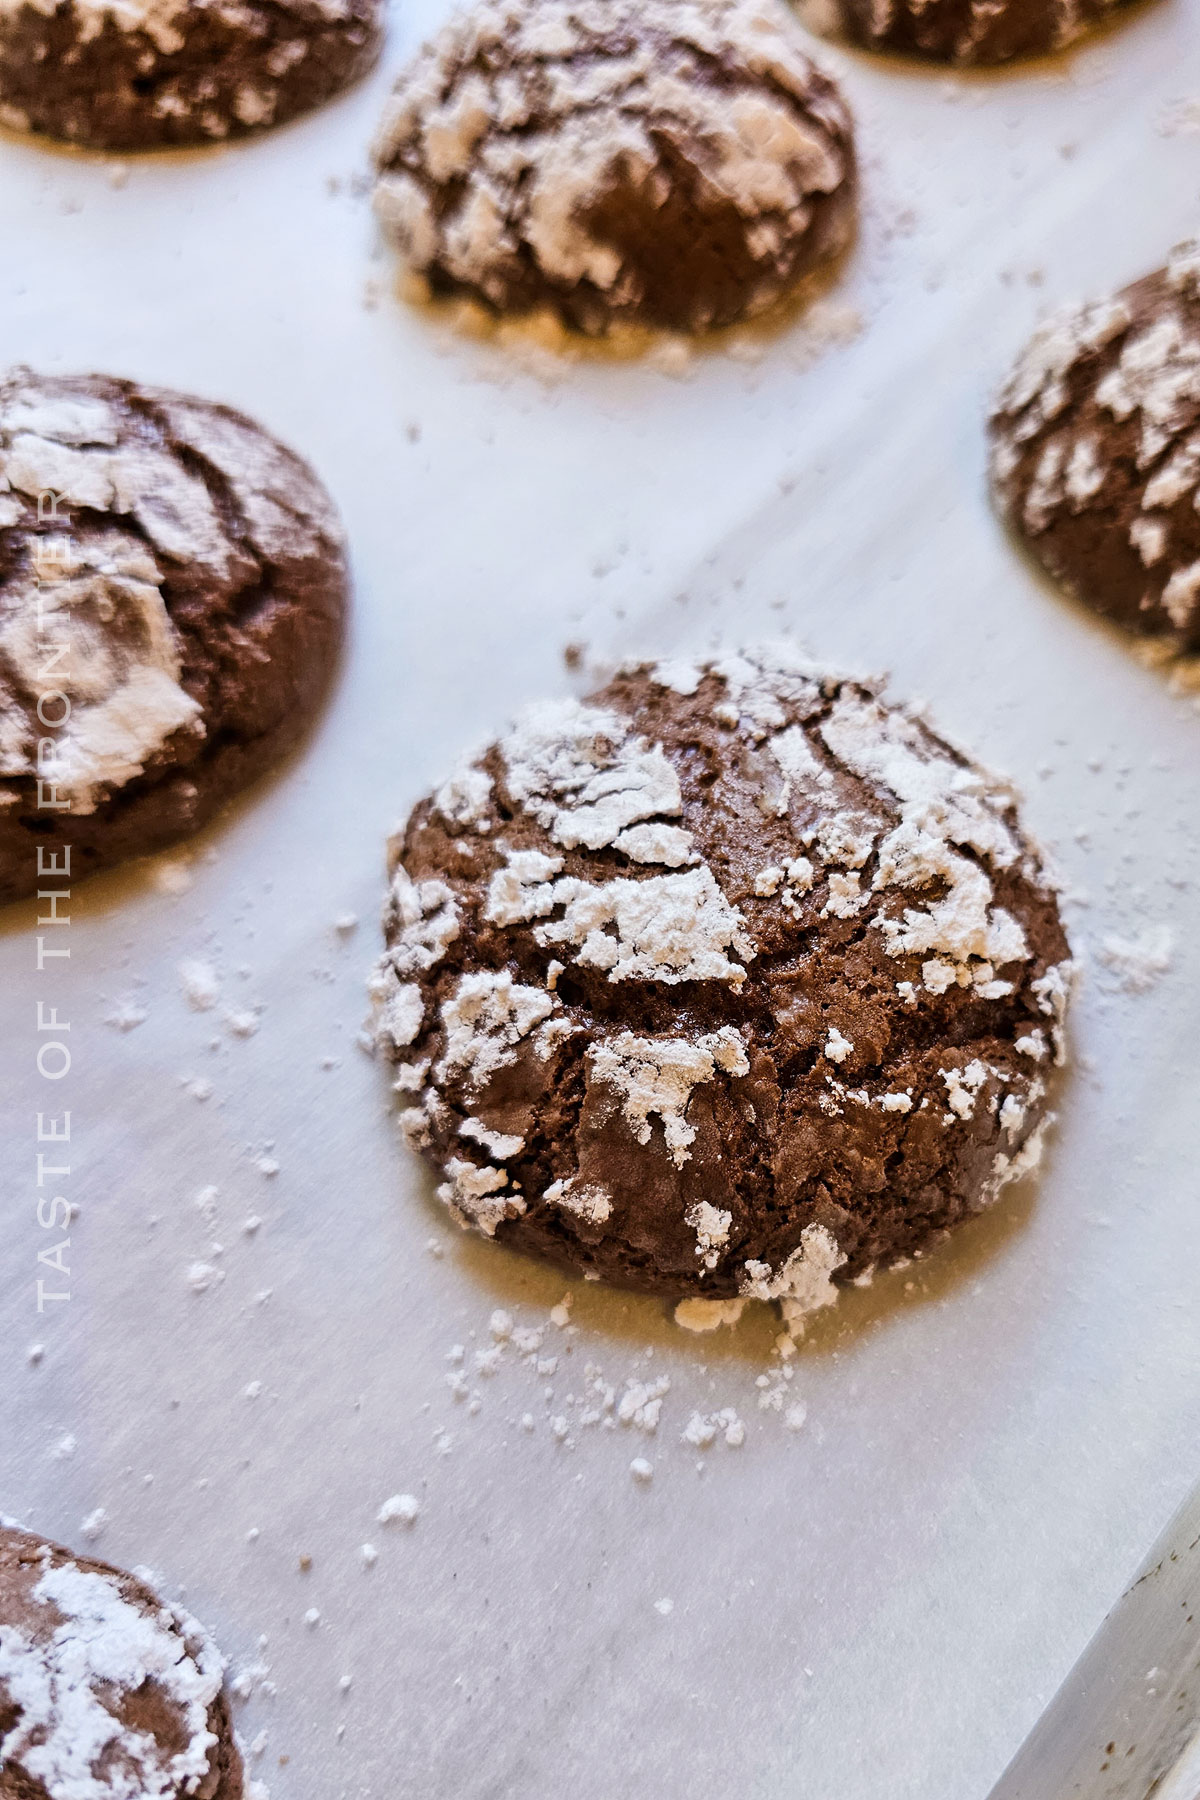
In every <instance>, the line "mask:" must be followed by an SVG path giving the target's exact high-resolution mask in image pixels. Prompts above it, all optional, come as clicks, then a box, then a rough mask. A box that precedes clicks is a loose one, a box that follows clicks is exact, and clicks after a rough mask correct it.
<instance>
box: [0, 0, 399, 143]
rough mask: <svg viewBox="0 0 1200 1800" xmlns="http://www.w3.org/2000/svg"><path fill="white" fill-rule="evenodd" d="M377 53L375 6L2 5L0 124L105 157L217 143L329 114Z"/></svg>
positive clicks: (365, 1)
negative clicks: (65, 74) (330, 102)
mask: <svg viewBox="0 0 1200 1800" xmlns="http://www.w3.org/2000/svg"><path fill="white" fill-rule="evenodd" d="M377 44H378V8H377V0H281V3H280V4H278V5H275V4H272V5H270V6H268V5H266V4H264V3H263V0H240V4H238V5H236V6H233V5H223V4H221V3H220V0H66V3H65V4H64V3H63V0H0V123H2V124H4V125H6V126H7V127H8V128H9V129H11V130H15V131H40V132H46V133H48V134H49V135H51V136H54V137H58V138H64V139H67V140H69V141H70V142H73V143H78V144H87V145H91V146H93V147H95V148H99V149H112V150H122V149H148V148H154V147H157V146H159V145H162V144H194V143H206V142H211V141H213V140H214V139H222V138H227V137H230V136H238V135H242V134H244V133H245V132H248V131H257V130H262V129H263V128H264V127H267V126H271V125H276V124H280V123H282V122H283V120H285V119H288V118H291V117H293V116H294V115H295V114H296V113H299V112H303V111H306V110H308V108H310V107H312V106H315V105H318V104H320V103H321V102H322V101H324V100H326V99H328V98H329V96H330V95H331V94H332V93H335V92H337V90H338V89H339V88H341V87H344V86H346V85H347V84H348V83H349V82H351V81H353V80H354V79H356V78H357V76H359V75H360V74H362V73H364V72H365V70H366V68H367V67H368V66H369V65H370V63H371V61H372V60H373V58H374V55H375V51H376V47H377ZM63 67H66V68H68V69H69V71H70V79H68V80H64V79H62V77H61V69H62V68H63Z"/></svg>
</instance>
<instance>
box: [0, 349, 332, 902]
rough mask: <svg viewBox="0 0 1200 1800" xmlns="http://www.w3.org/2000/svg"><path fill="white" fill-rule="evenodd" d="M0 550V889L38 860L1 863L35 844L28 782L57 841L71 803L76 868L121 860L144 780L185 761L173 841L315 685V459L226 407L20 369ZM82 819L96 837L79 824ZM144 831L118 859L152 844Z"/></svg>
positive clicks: (327, 524) (321, 646)
mask: <svg viewBox="0 0 1200 1800" xmlns="http://www.w3.org/2000/svg"><path fill="white" fill-rule="evenodd" d="M0 548H2V550H3V557H2V559H0V560H2V568H3V573H2V576H0V838H3V840H4V841H3V843H2V844H0V893H3V895H4V897H5V898H8V897H9V896H10V894H11V893H13V892H17V891H20V884H21V883H22V882H24V883H25V885H26V886H28V885H29V877H30V875H31V873H32V865H33V858H32V857H31V856H28V855H27V854H26V855H25V856H24V858H23V859H22V862H23V863H27V864H28V865H29V866H28V868H26V867H24V866H22V867H21V868H20V869H16V868H12V869H10V868H9V867H8V866H6V865H7V864H9V863H10V862H15V861H16V860H17V858H18V856H19V853H20V851H21V849H23V848H26V849H27V846H28V843H30V842H32V840H31V839H29V838H28V834H27V832H24V831H21V830H18V829H17V828H16V822H17V821H18V819H19V818H20V817H21V816H23V815H25V814H26V813H31V812H32V813H36V812H37V811H38V808H39V795H40V799H41V803H42V812H41V817H40V818H39V819H38V821H37V823H36V827H35V829H36V830H37V831H38V832H40V833H42V834H43V835H45V834H47V833H49V834H50V835H49V836H47V838H46V841H47V844H48V846H49V845H50V844H51V842H52V840H53V839H54V837H56V836H57V835H58V834H59V833H60V832H61V831H62V829H63V828H62V825H61V820H60V819H59V814H60V813H63V814H66V813H69V816H70V821H71V831H70V833H69V834H66V835H70V836H71V837H72V839H73V842H74V844H75V855H76V867H75V869H74V871H73V872H74V873H75V874H76V876H82V875H83V874H84V873H86V872H87V867H88V866H89V864H93V863H98V862H102V861H104V860H113V857H112V856H108V857H106V856H105V855H104V851H103V848H102V845H101V839H102V838H103V836H104V833H105V830H106V821H108V820H109V818H110V815H111V808H112V806H113V804H114V803H116V804H117V805H120V804H122V803H123V801H124V799H125V796H126V795H127V794H132V795H133V796H134V797H135V799H134V804H136V803H137V797H140V798H141V799H142V800H143V801H144V802H145V804H146V805H147V808H148V809H149V807H150V804H151V803H150V801H149V800H148V798H147V787H146V783H147V780H149V781H150V782H159V783H162V784H164V787H165V784H166V783H167V782H168V780H169V778H170V776H171V774H172V772H173V771H174V770H175V769H176V768H178V767H182V766H186V767H187V768H188V770H189V776H190V779H191V782H192V786H191V789H190V799H189V798H188V797H187V795H185V794H183V793H182V792H180V793H179V795H178V799H177V801H176V802H175V803H174V805H172V803H170V802H164V805H163V811H164V812H166V813H168V814H171V813H172V812H174V814H175V820H174V830H173V832H170V833H169V835H174V836H179V835H181V834H182V831H183V830H184V829H186V828H187V823H188V819H187V814H188V810H189V808H190V809H191V810H192V811H193V812H195V811H198V810H199V808H200V805H201V799H202V794H201V790H202V788H203V786H204V783H205V777H206V775H207V774H208V773H209V771H210V769H212V768H215V767H216V765H217V763H218V761H219V759H221V758H222V757H224V758H226V759H227V760H228V761H229V762H230V763H232V762H233V761H235V760H237V759H239V758H240V759H244V760H246V761H252V760H253V759H252V758H251V757H250V756H249V755H248V752H247V748H246V745H247V742H248V740H253V741H254V742H255V744H257V745H258V746H260V747H261V760H262V761H263V763H264V764H265V763H266V762H267V761H269V760H270V749H269V746H270V744H271V742H272V737H273V734H275V733H278V735H279V736H280V738H281V740H287V742H291V741H293V740H294V738H295V737H296V735H297V734H298V732H299V730H300V729H301V728H302V726H303V722H304V720H305V717H306V716H307V714H308V713H309V712H310V710H311V708H312V706H313V705H314V704H315V700H316V698H317V697H318V696H319V694H320V693H321V692H322V691H323V689H324V686H325V684H326V683H327V681H328V675H329V667H330V661H329V659H330V654H331V652H332V651H333V650H334V649H335V648H336V641H337V636H338V631H339V628H340V619H341V610H342V606H343V604H344V597H345V574H344V567H343V563H342V532H341V527H340V524H339V522H338V520H337V518H336V515H335V514H334V511H333V508H332V506H331V504H330V501H329V499H328V496H327V495H326V494H325V493H324V491H323V490H322V489H321V487H320V486H319V484H318V483H317V482H316V480H315V479H314V478H313V476H312V474H311V473H310V471H309V470H308V469H306V468H305V466H304V465H303V464H302V463H300V462H299V460H298V459H297V458H295V457H294V456H292V455H291V454H290V452H288V451H287V450H285V449H284V448H283V446H282V445H280V444H278V443H276V442H275V440H274V439H272V438H270V437H269V436H268V435H267V434H266V433H265V432H263V431H261V430H260V429H259V428H258V427H257V426H255V425H254V424H252V423H251V422H250V421H249V420H248V419H245V418H243V417H241V415H239V414H237V413H234V412H232V411H229V410H227V409H225V408H222V407H219V406H214V405H210V404H207V403H206V402H204V401H201V400H195V399H192V398H190V397H189V396H186V395H182V394H177V393H172V392H168V391H166V390H163V389H152V388H140V387H137V386H135V385H134V384H133V383H127V382H118V381H114V380H110V379H108V378H106V377H103V376H81V377H45V376H40V375H37V374H34V373H33V372H32V371H30V370H26V369H17V370H14V371H13V372H12V373H11V374H10V375H8V376H7V377H6V378H5V379H4V380H2V381H0ZM298 640H299V641H298ZM321 654H323V655H324V657H325V659H326V660H325V662H324V664H323V665H322V664H321V663H318V664H317V665H316V667H315V668H314V667H313V666H312V660H311V659H313V658H314V657H315V656H318V655H321ZM234 689H237V690H238V691H236V692H234V691H232V690H234ZM248 778H249V776H248V773H246V774H243V775H242V776H241V780H240V782H238V785H243V784H244V782H245V780H246V779H248ZM39 783H40V784H43V785H42V786H39ZM48 802H53V805H52V806H47V804H46V803H48ZM93 815H95V822H94V826H93V827H92V830H93V832H94V838H95V844H94V845H93V844H90V843H88V842H87V837H86V834H84V833H81V831H80V829H79V821H81V820H84V819H88V818H91V817H93ZM108 829H109V830H110V831H111V827H108ZM163 829H164V832H165V831H166V827H164V828H163ZM145 838H146V840H147V841H145V842H143V843H140V844H138V843H134V844H133V845H132V846H131V847H126V848H125V849H124V851H123V853H124V854H131V853H136V852H137V850H139V849H149V848H153V847H154V843H153V838H152V833H151V831H150V829H149V828H147V830H146V832H145ZM22 839H24V840H25V841H24V844H23V843H22ZM85 845H86V848H85ZM85 859H86V860H85Z"/></svg>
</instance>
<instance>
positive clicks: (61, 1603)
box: [0, 1530, 242, 1800]
mask: <svg viewBox="0 0 1200 1800" xmlns="http://www.w3.org/2000/svg"><path fill="white" fill-rule="evenodd" d="M3 1536H4V1539H5V1542H4V1545H3V1550H4V1565H3V1592H4V1616H3V1618H0V1712H3V1711H5V1710H7V1708H9V1707H11V1708H12V1709H13V1712H14V1714H15V1717H13V1719H12V1723H11V1725H10V1726H9V1729H8V1730H7V1731H6V1733H5V1734H4V1735H3V1736H2V1737H0V1763H3V1766H4V1768H5V1769H6V1770H8V1769H11V1770H13V1771H15V1772H17V1774H18V1778H19V1777H20V1775H21V1774H23V1775H24V1777H25V1779H26V1780H27V1781H31V1782H36V1783H38V1784H40V1786H39V1787H38V1791H39V1792H42V1791H44V1792H45V1793H46V1794H47V1795H48V1796H49V1800H176V1797H177V1796H182V1795H185V1794H204V1795H216V1794H217V1793H218V1790H219V1794H220V1796H221V1800H234V1796H235V1795H240V1794H241V1792H242V1787H241V1780H240V1773H239V1771H238V1768H237V1759H236V1752H233V1751H232V1746H230V1745H226V1746H225V1749H224V1751H222V1749H221V1739H220V1735H219V1731H220V1729H221V1728H223V1721H224V1713H223V1710H222V1709H221V1707H220V1705H219V1697H220V1692H221V1684H222V1678H223V1675H224V1662H223V1660H222V1658H221V1656H220V1654H219V1652H218V1651H217V1649H216V1646H215V1645H214V1644H213V1642H212V1640H211V1638H209V1636H208V1634H207V1633H206V1632H205V1631H204V1630H203V1628H202V1627H201V1626H200V1625H199V1624H197V1622H196V1620H195V1619H193V1618H191V1617H190V1616H189V1615H188V1614H187V1613H185V1612H183V1611H181V1610H180V1609H179V1608H177V1607H171V1606H165V1605H161V1604H159V1603H157V1602H155V1601H154V1599H153V1596H152V1595H150V1594H149V1593H148V1592H147V1591H146V1590H144V1589H143V1588H141V1587H140V1586H139V1584H137V1583H135V1582H133V1581H132V1579H131V1578H129V1577H126V1576H123V1575H121V1574H120V1573H119V1572H118V1571H115V1570H109V1569H106V1568H105V1567H104V1566H103V1565H87V1566H81V1565H80V1564H79V1563H77V1562H75V1561H73V1560H71V1559H70V1558H69V1557H68V1555H67V1553H66V1552H65V1551H61V1550H59V1549H57V1547H55V1546H52V1545H46V1544H39V1542H38V1540H37V1539H35V1538H32V1537H29V1536H28V1534H26V1533H22V1532H15V1531H10V1530H5V1532H4V1533H3ZM18 1557H19V1558H20V1560H18ZM10 1716H11V1715H10ZM214 1727H216V1729H215V1728H214ZM225 1728H227V1727H225ZM222 1755H227V1756H228V1757H229V1758H230V1759H231V1760H230V1763H229V1769H228V1779H226V1778H225V1777H224V1776H222V1775H221V1773H220V1767H221V1756H222ZM21 1791H24V1790H23V1789H22V1790H21Z"/></svg>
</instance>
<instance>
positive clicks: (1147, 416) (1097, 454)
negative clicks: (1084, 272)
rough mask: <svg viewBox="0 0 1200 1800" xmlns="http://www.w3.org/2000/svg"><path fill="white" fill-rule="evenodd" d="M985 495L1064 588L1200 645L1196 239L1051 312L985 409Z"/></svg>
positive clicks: (1112, 614) (1161, 633) (1119, 616)
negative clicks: (1140, 272) (988, 467)
mask: <svg viewBox="0 0 1200 1800" xmlns="http://www.w3.org/2000/svg"><path fill="white" fill-rule="evenodd" d="M991 437H992V486H993V492H994V494H995V497H996V503H997V505H998V507H999V509H1000V511H1001V513H1002V514H1003V515H1004V517H1005V519H1006V520H1007V521H1008V523H1009V524H1010V525H1011V527H1012V528H1013V530H1014V531H1015V532H1016V533H1017V535H1018V536H1019V537H1020V538H1021V540H1022V542H1023V543H1024V544H1025V546H1026V547H1027V548H1028V550H1029V551H1030V552H1031V554H1032V555H1033V556H1034V557H1035V558H1036V559H1037V561H1038V562H1039V563H1040V564H1041V565H1042V567H1043V568H1044V569H1046V570H1047V572H1048V573H1049V574H1050V575H1052V576H1053V577H1054V578H1055V580H1056V581H1058V582H1059V583H1061V585H1062V586H1063V587H1064V588H1066V589H1067V591H1068V592H1069V593H1070V594H1072V595H1073V596H1075V597H1076V598H1077V599H1079V600H1081V601H1083V602H1084V603H1085V604H1086V605H1088V606H1090V607H1092V608H1093V609H1094V610H1095V611H1096V612H1098V613H1102V614H1103V615H1104V617H1105V618H1108V619H1113V620H1115V621H1116V622H1117V623H1118V624H1120V625H1124V626H1126V627H1127V628H1128V629H1129V630H1131V631H1135V632H1140V633H1143V634H1145V635H1147V636H1152V637H1160V638H1166V639H1171V640H1174V642H1175V643H1176V644H1177V646H1178V648H1179V649H1180V650H1184V651H1197V650H1200V246H1197V245H1195V244H1186V245H1183V246H1182V247H1181V248H1180V249H1179V250H1178V251H1177V252H1176V254H1175V255H1174V257H1173V258H1172V260H1171V262H1170V263H1169V264H1168V266H1167V267H1166V268H1165V269H1160V270H1158V271H1156V273H1155V274H1153V275H1148V276H1146V277H1145V279H1144V280H1141V281H1136V282H1134V283H1133V285H1132V286H1131V287H1127V288H1125V289H1123V290H1122V291H1121V292H1120V293H1118V294H1116V295H1115V296H1114V297H1113V298H1112V299H1108V300H1101V301H1095V302H1091V303H1089V304H1087V305H1084V306H1079V307H1073V308H1069V309H1068V310H1066V311H1064V312H1060V313H1058V314H1057V315H1056V316H1055V317H1053V318H1051V319H1050V320H1048V321H1047V323H1046V324H1044V325H1043V326H1042V327H1041V329H1040V330H1039V331H1038V332H1037V333H1036V334H1035V336H1034V337H1033V339H1032V341H1031V342H1030V344H1029V345H1028V347H1027V349H1026V350H1025V352H1024V354H1023V355H1022V357H1021V359H1020V361H1019V362H1018V363H1017V366H1016V368H1015V369H1014V370H1013V373H1012V374H1011V375H1010V377H1009V379H1008V381H1007V383H1006V384H1005V386H1004V388H1003V389H1002V391H1001V393H1000V396H999V398H998V400H997V402H996V407H995V410H994V412H993V414H992V419H991Z"/></svg>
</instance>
